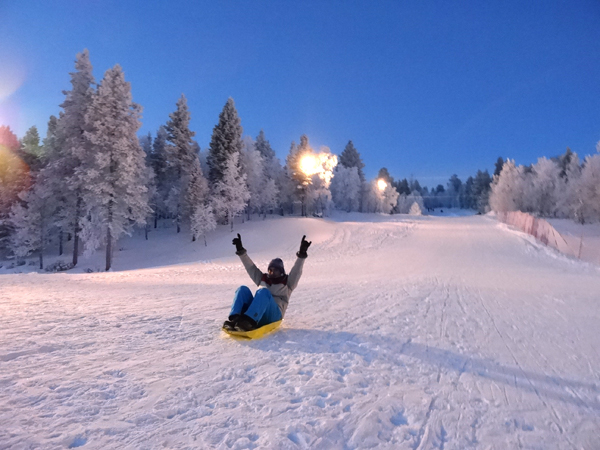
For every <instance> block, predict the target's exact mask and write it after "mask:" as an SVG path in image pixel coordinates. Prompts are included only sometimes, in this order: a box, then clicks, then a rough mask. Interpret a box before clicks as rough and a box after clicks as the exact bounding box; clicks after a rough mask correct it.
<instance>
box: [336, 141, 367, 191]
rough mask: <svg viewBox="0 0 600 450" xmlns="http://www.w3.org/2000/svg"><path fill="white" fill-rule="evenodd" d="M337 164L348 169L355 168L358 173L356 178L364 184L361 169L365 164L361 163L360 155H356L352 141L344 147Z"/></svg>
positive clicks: (356, 151) (363, 175)
mask: <svg viewBox="0 0 600 450" xmlns="http://www.w3.org/2000/svg"><path fill="white" fill-rule="evenodd" d="M339 164H340V165H341V166H344V167H346V168H348V169H349V168H351V167H356V169H357V171H358V176H359V177H360V180H361V181H362V182H363V183H364V181H365V174H364V172H363V169H364V167H365V164H364V163H363V161H362V159H361V157H360V153H358V150H356V148H355V147H354V144H353V143H352V141H348V143H347V144H346V147H345V148H344V151H343V152H342V153H341V154H340V157H339Z"/></svg>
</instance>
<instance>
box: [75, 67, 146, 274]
mask: <svg viewBox="0 0 600 450" xmlns="http://www.w3.org/2000/svg"><path fill="white" fill-rule="evenodd" d="M140 115H141V107H140V106H139V105H137V104H135V103H133V101H132V98H131V86H130V84H129V83H128V82H126V81H125V76H124V74H123V70H122V69H121V67H120V66H119V65H116V66H115V67H113V68H112V69H109V70H107V71H106V73H105V74H104V78H103V79H102V82H101V84H100V86H99V87H98V91H97V93H96V94H95V95H94V97H93V101H92V104H91V107H90V108H89V110H88V113H87V114H86V125H87V128H88V130H89V131H86V132H85V138H86V140H87V141H88V142H89V147H90V149H91V152H89V153H88V154H87V157H86V158H85V159H84V160H83V162H82V165H81V166H80V167H78V168H77V170H76V172H77V175H78V176H79V177H80V179H81V180H83V181H84V182H85V189H84V191H83V197H84V200H85V205H86V222H85V227H84V232H85V236H86V238H87V239H86V249H88V250H93V249H95V248H97V247H98V246H99V245H101V244H102V243H104V244H106V270H107V271H108V270H110V268H111V266H112V249H113V244H114V243H115V242H116V240H117V239H119V237H121V235H123V234H130V232H131V227H132V225H133V224H139V225H140V224H144V223H145V220H146V217H147V215H148V213H149V212H150V209H149V207H148V188H147V184H146V182H147V180H146V176H147V171H146V166H145V154H144V151H143V150H142V148H141V147H140V144H139V140H138V138H137V136H136V133H137V131H138V129H139V128H140V121H139V119H140Z"/></svg>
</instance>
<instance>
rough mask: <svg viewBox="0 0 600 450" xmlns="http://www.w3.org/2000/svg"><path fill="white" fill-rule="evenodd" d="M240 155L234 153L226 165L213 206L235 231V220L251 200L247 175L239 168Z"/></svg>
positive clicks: (218, 183)
mask: <svg viewBox="0 0 600 450" xmlns="http://www.w3.org/2000/svg"><path fill="white" fill-rule="evenodd" d="M239 159H240V154H239V153H238V152H235V153H232V154H231V155H230V157H229V159H228V160H227V164H226V165H225V171H224V172H223V178H222V179H221V180H219V181H217V182H216V184H215V185H214V188H213V205H214V210H215V212H216V214H217V215H221V216H225V217H226V218H227V223H229V224H230V225H231V231H233V218H234V217H235V216H236V215H238V214H239V213H240V212H242V211H243V210H244V208H245V207H246V202H247V201H248V199H249V198H250V192H249V191H248V188H247V186H246V175H245V174H243V173H242V172H241V170H240V166H239Z"/></svg>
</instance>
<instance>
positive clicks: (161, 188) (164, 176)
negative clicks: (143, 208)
mask: <svg viewBox="0 0 600 450" xmlns="http://www.w3.org/2000/svg"><path fill="white" fill-rule="evenodd" d="M148 165H149V167H151V168H152V171H153V172H154V189H153V191H152V196H151V198H150V205H151V207H152V210H153V212H154V228H157V227H158V219H159V217H165V216H166V213H167V206H166V204H167V203H166V199H167V197H168V195H169V191H170V185H169V155H168V153H167V131H166V130H165V127H163V126H161V127H159V129H158V131H157V132H156V137H155V138H154V142H153V143H152V151H151V153H150V156H149V157H148Z"/></svg>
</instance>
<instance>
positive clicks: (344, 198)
mask: <svg viewBox="0 0 600 450" xmlns="http://www.w3.org/2000/svg"><path fill="white" fill-rule="evenodd" d="M361 191H362V182H361V179H360V175H359V173H358V167H356V166H353V167H347V166H343V165H341V164H339V165H338V166H337V167H336V168H335V171H334V177H333V179H332V180H331V195H332V198H333V202H334V204H335V206H336V207H337V208H338V209H342V210H344V211H347V212H351V211H358V209H359V206H360V198H361Z"/></svg>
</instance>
